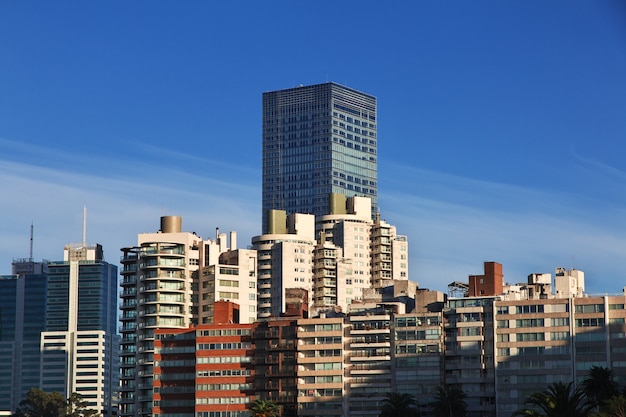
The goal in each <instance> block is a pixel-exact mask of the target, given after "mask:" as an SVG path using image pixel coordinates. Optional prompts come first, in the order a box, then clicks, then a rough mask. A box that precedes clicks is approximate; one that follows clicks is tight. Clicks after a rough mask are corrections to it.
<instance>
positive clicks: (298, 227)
mask: <svg viewBox="0 0 626 417" xmlns="http://www.w3.org/2000/svg"><path fill="white" fill-rule="evenodd" d="M267 218H268V219H269V222H268V225H267V229H265V233H264V234H262V235H260V236H255V237H253V238H252V247H253V248H254V249H255V250H256V251H257V256H258V275H257V286H258V312H257V313H258V314H257V316H258V318H259V319H266V318H269V317H279V316H280V315H281V313H282V312H284V311H285V309H286V291H287V290H288V289H290V288H300V289H304V290H306V291H307V292H308V293H309V296H310V301H312V288H313V287H312V282H313V279H312V270H313V248H314V247H315V216H313V215H312V214H301V213H293V214H289V215H287V213H286V212H285V211H284V210H270V212H269V213H268V216H267ZM310 304H312V302H311V303H310Z"/></svg>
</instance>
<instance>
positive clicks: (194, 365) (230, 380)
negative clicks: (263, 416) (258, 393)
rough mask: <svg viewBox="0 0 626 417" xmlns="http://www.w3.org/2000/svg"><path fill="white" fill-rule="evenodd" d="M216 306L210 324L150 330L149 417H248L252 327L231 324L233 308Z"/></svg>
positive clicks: (249, 325) (225, 304)
mask: <svg viewBox="0 0 626 417" xmlns="http://www.w3.org/2000/svg"><path fill="white" fill-rule="evenodd" d="M216 305H219V306H220V307H219V308H218V309H217V310H216V315H215V317H214V319H215V323H213V324H201V325H198V326H197V327H194V328H189V329H158V330H157V331H156V339H155V349H154V397H153V398H154V408H153V411H152V413H153V414H152V415H153V416H154V417H159V416H162V417H165V416H177V417H216V416H218V417H245V416H249V414H250V413H249V412H248V411H247V409H248V406H249V403H250V402H251V398H252V397H253V396H254V393H255V390H254V388H255V386H254V381H255V379H254V373H255V370H254V364H253V362H254V357H255V355H254V344H253V342H252V334H253V327H254V325H253V324H239V323H232V321H231V318H232V317H235V316H236V315H237V314H236V313H234V312H233V309H236V308H237V307H236V305H233V303H230V302H219V301H218V302H217V303H216ZM222 307H223V308H222Z"/></svg>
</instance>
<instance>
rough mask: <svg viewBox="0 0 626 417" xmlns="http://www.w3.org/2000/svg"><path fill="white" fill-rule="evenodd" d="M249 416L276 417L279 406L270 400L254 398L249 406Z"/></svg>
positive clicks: (278, 412)
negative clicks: (250, 412)
mask: <svg viewBox="0 0 626 417" xmlns="http://www.w3.org/2000/svg"><path fill="white" fill-rule="evenodd" d="M250 411H252V414H251V417H278V416H279V415H280V407H279V406H278V405H277V404H276V403H275V402H274V401H270V400H261V399H258V400H254V401H253V402H252V404H251V406H250Z"/></svg>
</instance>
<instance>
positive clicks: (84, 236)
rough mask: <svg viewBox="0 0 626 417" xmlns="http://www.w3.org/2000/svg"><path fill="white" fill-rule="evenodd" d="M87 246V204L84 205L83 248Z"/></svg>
mask: <svg viewBox="0 0 626 417" xmlns="http://www.w3.org/2000/svg"><path fill="white" fill-rule="evenodd" d="M86 247H87V206H86V205H84V206H83V248H86Z"/></svg>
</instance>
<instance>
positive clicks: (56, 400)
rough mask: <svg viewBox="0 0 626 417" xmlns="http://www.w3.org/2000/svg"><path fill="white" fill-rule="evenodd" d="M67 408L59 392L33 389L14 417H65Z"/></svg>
mask: <svg viewBox="0 0 626 417" xmlns="http://www.w3.org/2000/svg"><path fill="white" fill-rule="evenodd" d="M65 407H66V404H65V398H64V397H63V396H62V395H61V394H59V393H58V392H52V393H48V392H45V391H43V390H40V389H39V388H31V389H30V391H28V394H26V398H24V399H23V400H22V401H21V402H20V405H19V407H18V408H17V410H16V411H15V414H13V417H63V416H64V415H65Z"/></svg>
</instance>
